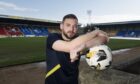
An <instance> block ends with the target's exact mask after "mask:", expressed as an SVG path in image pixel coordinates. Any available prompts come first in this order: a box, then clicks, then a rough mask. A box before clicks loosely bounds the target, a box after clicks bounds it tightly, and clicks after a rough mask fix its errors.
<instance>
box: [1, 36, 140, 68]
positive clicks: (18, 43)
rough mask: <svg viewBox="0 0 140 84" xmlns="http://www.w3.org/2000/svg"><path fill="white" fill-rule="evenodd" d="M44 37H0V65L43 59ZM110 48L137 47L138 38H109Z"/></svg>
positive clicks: (138, 43)
mask: <svg viewBox="0 0 140 84" xmlns="http://www.w3.org/2000/svg"><path fill="white" fill-rule="evenodd" d="M45 46H46V37H30V38H27V37H16V38H0V67H5V66H11V65H17V64H25V63H32V62H39V61H44V60H45V59H46V56H45ZM108 46H109V47H110V48H111V49H112V50H117V49H122V48H130V47H138V46H140V40H118V39H111V40H110V42H109V43H108Z"/></svg>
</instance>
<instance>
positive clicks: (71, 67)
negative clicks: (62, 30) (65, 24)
mask: <svg viewBox="0 0 140 84" xmlns="http://www.w3.org/2000/svg"><path fill="white" fill-rule="evenodd" d="M57 40H63V39H62V36H61V34H58V33H52V34H49V36H48V38H47V45H46V55H47V57H46V63H47V73H46V74H47V76H46V78H45V79H46V80H45V84H78V73H79V70H78V65H79V60H77V61H75V62H73V63H71V62H70V55H69V53H65V52H60V51H56V50H54V49H53V48H52V45H53V43H54V42H55V41H57ZM61 46H62V47H63V46H64V45H61Z"/></svg>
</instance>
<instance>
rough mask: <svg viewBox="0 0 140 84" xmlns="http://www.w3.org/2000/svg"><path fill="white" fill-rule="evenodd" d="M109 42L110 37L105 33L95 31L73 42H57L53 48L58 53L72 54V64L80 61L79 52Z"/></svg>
mask: <svg viewBox="0 0 140 84" xmlns="http://www.w3.org/2000/svg"><path fill="white" fill-rule="evenodd" d="M108 40H109V39H108V36H107V34H106V33H105V32H103V31H101V30H95V31H92V32H89V33H86V34H84V35H81V36H79V37H77V38H75V39H73V40H71V41H63V40H57V41H55V42H54V43H53V45H52V48H53V49H54V50H56V51H62V52H68V53H70V59H71V62H74V61H75V60H77V59H78V55H77V53H78V52H80V51H82V50H84V49H85V48H90V47H93V46H95V45H100V44H105V43H107V42H108ZM62 46H63V47H62Z"/></svg>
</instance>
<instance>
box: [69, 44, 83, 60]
mask: <svg viewBox="0 0 140 84" xmlns="http://www.w3.org/2000/svg"><path fill="white" fill-rule="evenodd" d="M84 48H85V45H80V46H78V47H76V48H75V49H72V50H71V51H70V59H71V62H74V61H76V60H78V59H79V55H78V53H79V52H80V51H82V50H83V49H84Z"/></svg>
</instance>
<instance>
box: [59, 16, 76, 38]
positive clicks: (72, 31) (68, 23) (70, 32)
mask: <svg viewBox="0 0 140 84" xmlns="http://www.w3.org/2000/svg"><path fill="white" fill-rule="evenodd" d="M77 25H78V21H77V20H76V19H72V18H68V19H65V21H64V22H63V23H62V24H61V26H60V28H61V31H62V34H63V35H64V36H65V38H67V39H72V38H74V37H75V35H76V33H77Z"/></svg>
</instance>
